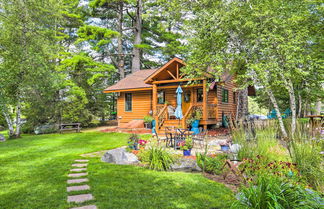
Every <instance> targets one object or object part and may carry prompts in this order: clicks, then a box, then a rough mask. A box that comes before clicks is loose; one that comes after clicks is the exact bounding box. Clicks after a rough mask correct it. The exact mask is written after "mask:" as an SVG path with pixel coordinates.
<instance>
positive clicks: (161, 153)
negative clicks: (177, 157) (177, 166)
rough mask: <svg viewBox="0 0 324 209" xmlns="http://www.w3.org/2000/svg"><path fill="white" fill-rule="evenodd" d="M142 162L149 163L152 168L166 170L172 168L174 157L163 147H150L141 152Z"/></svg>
mask: <svg viewBox="0 0 324 209" xmlns="http://www.w3.org/2000/svg"><path fill="white" fill-rule="evenodd" d="M139 158H140V160H141V162H143V163H147V164H148V167H149V168H150V169H152V170H158V171H163V170H164V171H166V170H169V169H170V168H171V164H172V163H174V158H173V157H172V155H171V154H170V153H168V152H167V151H166V150H164V149H162V148H161V147H155V146H153V147H150V148H149V149H147V150H144V151H142V152H141V153H140V154H139Z"/></svg>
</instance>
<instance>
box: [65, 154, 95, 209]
mask: <svg viewBox="0 0 324 209" xmlns="http://www.w3.org/2000/svg"><path fill="white" fill-rule="evenodd" d="M75 162H76V163H75V164H72V167H74V168H72V169H70V172H71V173H69V174H68V177H70V178H74V179H68V180H67V184H69V186H68V187H67V188H66V191H67V192H74V191H85V194H79V195H69V196H68V197H67V202H68V203H80V204H81V203H84V202H87V201H89V200H93V199H94V197H93V196H92V194H90V193H87V191H88V190H90V186H89V185H87V184H83V185H76V186H73V185H71V184H80V183H85V182H88V181H89V180H88V179H87V178H79V177H86V176H87V175H88V173H87V172H82V171H87V166H88V162H89V160H75ZM71 209H97V206H95V205H86V206H81V207H76V208H71Z"/></svg>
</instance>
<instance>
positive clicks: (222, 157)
mask: <svg viewBox="0 0 324 209" xmlns="http://www.w3.org/2000/svg"><path fill="white" fill-rule="evenodd" d="M227 157H228V156H227V155H226V154H218V155H216V156H215V157H211V156H207V155H206V154H202V153H197V154H196V162H197V165H198V166H199V167H200V168H201V169H202V170H203V172H207V173H210V174H221V172H222V170H221V169H222V167H223V165H224V163H225V161H226V159H227Z"/></svg>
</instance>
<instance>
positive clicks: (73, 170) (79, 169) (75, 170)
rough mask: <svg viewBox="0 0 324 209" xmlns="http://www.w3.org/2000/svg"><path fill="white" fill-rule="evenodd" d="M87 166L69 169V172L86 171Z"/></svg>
mask: <svg viewBox="0 0 324 209" xmlns="http://www.w3.org/2000/svg"><path fill="white" fill-rule="evenodd" d="M86 170H87V168H73V169H70V171H71V172H80V171H86Z"/></svg>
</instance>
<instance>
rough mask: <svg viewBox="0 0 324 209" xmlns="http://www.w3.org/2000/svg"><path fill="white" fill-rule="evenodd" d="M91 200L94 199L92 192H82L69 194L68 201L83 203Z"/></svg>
mask: <svg viewBox="0 0 324 209" xmlns="http://www.w3.org/2000/svg"><path fill="white" fill-rule="evenodd" d="M89 200H93V196H92V194H80V195H71V196H68V199H67V201H68V202H75V203H82V202H86V201H89Z"/></svg>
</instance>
